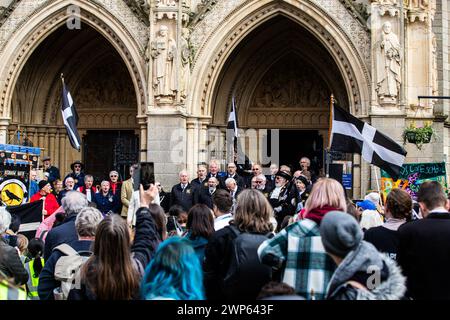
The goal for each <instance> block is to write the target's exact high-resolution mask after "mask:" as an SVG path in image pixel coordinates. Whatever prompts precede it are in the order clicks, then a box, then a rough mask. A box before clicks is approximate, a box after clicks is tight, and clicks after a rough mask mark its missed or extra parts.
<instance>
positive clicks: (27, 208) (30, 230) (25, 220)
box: [6, 200, 44, 239]
mask: <svg viewBox="0 0 450 320" xmlns="http://www.w3.org/2000/svg"><path fill="white" fill-rule="evenodd" d="M43 203H44V201H43V200H38V201H34V202H30V203H26V204H22V205H20V206H9V207H7V208H6V209H7V210H8V212H9V213H10V214H11V215H17V216H18V217H19V218H20V228H19V233H21V234H23V235H24V236H26V237H27V238H28V239H32V238H34V237H35V235H36V230H37V229H38V227H39V225H40V224H41V222H42V206H43Z"/></svg>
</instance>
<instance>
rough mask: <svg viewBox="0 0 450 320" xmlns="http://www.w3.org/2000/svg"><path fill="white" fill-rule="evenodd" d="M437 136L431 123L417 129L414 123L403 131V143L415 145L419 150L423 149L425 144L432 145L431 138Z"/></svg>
mask: <svg viewBox="0 0 450 320" xmlns="http://www.w3.org/2000/svg"><path fill="white" fill-rule="evenodd" d="M434 134H435V132H434V129H433V127H432V126H431V123H425V125H424V126H423V127H416V126H415V124H414V122H412V123H411V124H410V125H409V127H407V128H406V129H405V131H403V141H404V143H406V141H408V142H409V143H414V144H415V145H416V146H417V148H418V149H419V150H420V149H422V145H423V144H425V143H430V142H431V138H432V137H433V135H434Z"/></svg>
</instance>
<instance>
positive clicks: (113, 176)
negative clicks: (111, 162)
mask: <svg viewBox="0 0 450 320" xmlns="http://www.w3.org/2000/svg"><path fill="white" fill-rule="evenodd" d="M109 177H110V178H115V177H118V176H116V175H112V176H109Z"/></svg>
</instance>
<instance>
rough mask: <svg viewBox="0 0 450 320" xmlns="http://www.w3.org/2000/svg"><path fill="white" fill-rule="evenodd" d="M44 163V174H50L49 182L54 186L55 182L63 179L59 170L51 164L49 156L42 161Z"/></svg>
mask: <svg viewBox="0 0 450 320" xmlns="http://www.w3.org/2000/svg"><path fill="white" fill-rule="evenodd" d="M42 162H43V163H44V168H43V169H44V172H48V182H50V185H53V182H54V181H56V180H59V179H61V175H60V173H59V169H58V168H57V167H55V166H53V165H52V164H51V158H50V157H49V156H47V157H44V158H43V159H42Z"/></svg>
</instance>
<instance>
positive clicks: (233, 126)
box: [227, 96, 239, 140]
mask: <svg viewBox="0 0 450 320" xmlns="http://www.w3.org/2000/svg"><path fill="white" fill-rule="evenodd" d="M227 129H229V130H233V132H234V140H236V139H237V138H238V137H239V134H238V125H237V118H236V102H235V100H234V96H233V98H232V99H231V112H230V116H229V117H228V124H227Z"/></svg>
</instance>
